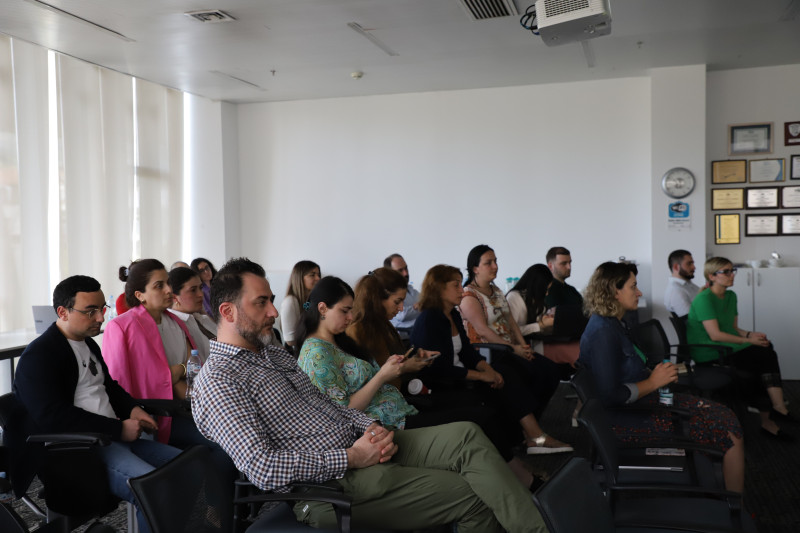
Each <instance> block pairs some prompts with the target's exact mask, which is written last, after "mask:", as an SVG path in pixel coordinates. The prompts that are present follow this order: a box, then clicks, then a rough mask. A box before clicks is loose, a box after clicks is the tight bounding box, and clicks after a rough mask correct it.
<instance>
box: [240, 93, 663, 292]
mask: <svg viewBox="0 0 800 533" xmlns="http://www.w3.org/2000/svg"><path fill="white" fill-rule="evenodd" d="M650 121H651V114H650V81H649V79H648V78H630V79H616V80H607V81H598V82H583V83H566V84H553V85H540V86H527V87H511V88H499V89H483V90H470V91H448V92H436V93H415V94H400V95H389V96H373V97H358V98H344V99H331V100H315V101H295V102H279V103H268V104H248V105H240V106H239V117H238V122H239V130H238V132H239V133H238V137H239V146H240V159H239V177H240V186H241V226H242V231H241V248H242V252H243V253H244V254H246V255H249V256H250V257H251V258H253V259H254V260H257V261H259V262H261V263H262V264H264V265H265V266H266V268H267V269H268V270H269V271H270V272H271V275H272V276H273V279H274V278H275V277H276V276H277V277H280V278H281V279H284V278H285V274H286V272H287V271H288V270H290V269H291V267H292V265H293V264H294V263H295V262H296V261H298V260H301V259H306V258H308V259H313V260H315V261H317V262H319V263H320V264H321V266H322V271H323V274H337V275H340V276H342V277H343V278H345V279H346V280H348V281H354V280H355V279H357V277H359V276H360V275H362V274H365V273H366V272H367V271H368V270H370V269H371V268H374V267H376V266H378V265H379V264H380V262H381V261H382V259H383V258H384V257H385V256H386V255H388V254H389V253H391V252H400V253H402V254H403V255H404V256H405V258H406V260H407V261H408V264H409V267H410V269H411V278H412V281H415V282H417V283H418V284H419V282H420V281H421V280H422V277H423V275H424V273H425V270H427V268H429V267H430V266H432V265H434V264H436V263H439V262H444V263H450V264H453V265H456V266H458V267H461V268H463V267H464V265H465V263H466V256H467V252H468V251H469V249H470V248H471V247H472V246H474V245H476V244H480V243H488V244H490V245H491V246H492V247H494V248H495V250H496V252H497V255H498V258H499V263H500V272H499V274H498V278H499V279H500V280H502V279H504V278H506V277H508V276H519V275H521V274H522V272H523V271H524V269H525V268H527V267H528V266H529V265H531V264H533V263H537V262H544V255H545V252H546V251H547V249H548V248H549V247H550V246H552V245H563V246H566V247H568V248H570V249H571V250H572V252H573V260H574V264H573V278H572V283H573V284H574V285H576V286H577V287H578V288H579V289H582V288H583V287H584V286H585V284H586V282H587V281H588V278H589V276H590V275H591V272H592V271H593V269H594V268H595V267H596V266H597V265H598V264H599V263H600V262H602V261H606V260H610V259H614V260H615V259H616V258H618V257H619V256H621V255H624V256H626V257H628V258H633V259H636V260H638V261H639V262H640V263H644V264H645V265H649V263H650V260H649V256H650V233H651V232H650V216H649V209H650V201H649V198H650V190H651V186H650V171H651V168H650V136H651V129H650V126H651V124H650ZM274 285H275V287H274V289H275V292H276V293H278V294H279V295H281V294H282V293H283V292H284V290H285V289H284V285H283V282H280V283H277V282H276V283H274Z"/></svg>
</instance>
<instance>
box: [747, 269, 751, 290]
mask: <svg viewBox="0 0 800 533" xmlns="http://www.w3.org/2000/svg"><path fill="white" fill-rule="evenodd" d="M751 276H752V274H751V273H750V272H748V273H747V286H748V287H749V286H750V284H751V283H752V277H751Z"/></svg>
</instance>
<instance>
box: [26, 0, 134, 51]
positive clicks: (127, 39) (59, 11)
mask: <svg viewBox="0 0 800 533" xmlns="http://www.w3.org/2000/svg"><path fill="white" fill-rule="evenodd" d="M25 1H26V2H28V3H30V4H33V5H35V6H36V7H41V8H42V9H46V10H48V11H52V12H53V13H56V14H57V15H61V16H64V17H67V18H69V19H72V20H74V21H76V22H80V23H83V24H86V25H88V26H91V27H92V28H94V29H96V30H100V31H102V32H105V33H107V34H109V35H111V36H112V37H116V38H117V39H122V40H123V41H125V42H128V43H135V42H136V39H131V38H130V37H128V36H126V35H122V34H121V33H120V32H118V31H114V30H112V29H111V28H106V27H105V26H101V25H100V24H97V23H95V22H92V21H91V20H87V19H85V18H83V17H79V16H78V15H75V14H73V13H70V12H69V11H64V10H63V9H61V8H58V7H56V6H51V5H50V4H47V3H45V2H42V1H41V0H25Z"/></svg>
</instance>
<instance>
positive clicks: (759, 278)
mask: <svg viewBox="0 0 800 533" xmlns="http://www.w3.org/2000/svg"><path fill="white" fill-rule="evenodd" d="M756 286H758V287H760V286H761V272H759V273H758V274H756Z"/></svg>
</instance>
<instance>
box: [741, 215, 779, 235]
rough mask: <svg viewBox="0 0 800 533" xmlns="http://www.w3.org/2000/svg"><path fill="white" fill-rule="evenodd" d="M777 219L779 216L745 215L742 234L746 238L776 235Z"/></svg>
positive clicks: (777, 230) (777, 229)
mask: <svg viewBox="0 0 800 533" xmlns="http://www.w3.org/2000/svg"><path fill="white" fill-rule="evenodd" d="M778 219H779V215H747V216H746V217H745V228H744V234H745V235H747V236H748V237H763V236H769V235H778V233H779V225H778Z"/></svg>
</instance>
